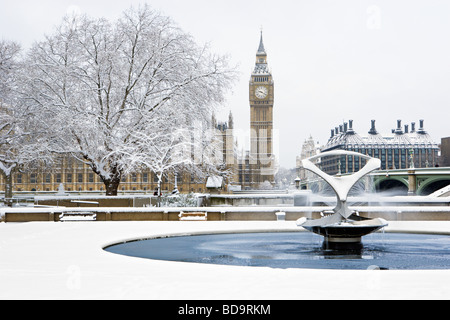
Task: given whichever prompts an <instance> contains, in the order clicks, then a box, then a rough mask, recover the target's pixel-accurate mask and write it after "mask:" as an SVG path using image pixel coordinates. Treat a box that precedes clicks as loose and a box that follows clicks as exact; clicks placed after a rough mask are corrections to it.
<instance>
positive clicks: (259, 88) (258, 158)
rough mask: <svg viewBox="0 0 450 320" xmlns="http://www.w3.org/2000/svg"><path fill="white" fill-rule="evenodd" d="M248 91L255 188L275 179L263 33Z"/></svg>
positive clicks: (271, 94) (270, 96)
mask: <svg viewBox="0 0 450 320" xmlns="http://www.w3.org/2000/svg"><path fill="white" fill-rule="evenodd" d="M249 93H250V95H249V96H250V130H251V132H250V155H249V156H250V159H249V160H250V168H251V174H250V184H251V187H252V188H255V189H256V188H258V187H259V185H260V184H261V183H263V182H265V181H268V182H270V183H271V184H273V183H274V182H275V178H274V174H275V159H274V155H273V103H274V84H273V79H272V74H271V73H270V71H269V67H268V64H267V53H266V50H265V49H264V43H263V36H262V31H261V39H260V43H259V47H258V51H257V53H256V63H255V69H254V71H253V72H252V75H251V78H250V85H249Z"/></svg>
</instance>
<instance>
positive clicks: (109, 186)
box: [103, 179, 120, 196]
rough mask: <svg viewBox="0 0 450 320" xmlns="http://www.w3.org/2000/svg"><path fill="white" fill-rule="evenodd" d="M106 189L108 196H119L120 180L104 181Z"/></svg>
mask: <svg viewBox="0 0 450 320" xmlns="http://www.w3.org/2000/svg"><path fill="white" fill-rule="evenodd" d="M103 183H104V184H105V189H106V195H107V196H117V190H118V189H119V185H120V179H109V180H103Z"/></svg>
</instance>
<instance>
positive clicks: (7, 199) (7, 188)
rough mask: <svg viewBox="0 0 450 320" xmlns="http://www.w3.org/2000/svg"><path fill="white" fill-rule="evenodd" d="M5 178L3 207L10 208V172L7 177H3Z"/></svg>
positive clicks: (11, 195) (11, 187)
mask: <svg viewBox="0 0 450 320" xmlns="http://www.w3.org/2000/svg"><path fill="white" fill-rule="evenodd" d="M4 177H5V205H7V206H8V207H12V204H13V200H12V197H13V192H12V190H13V186H12V172H11V173H10V174H8V175H4Z"/></svg>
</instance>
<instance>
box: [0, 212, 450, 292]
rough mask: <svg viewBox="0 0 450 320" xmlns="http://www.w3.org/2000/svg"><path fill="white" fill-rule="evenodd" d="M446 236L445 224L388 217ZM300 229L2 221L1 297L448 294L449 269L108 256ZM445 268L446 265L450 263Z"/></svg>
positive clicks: (287, 225)
mask: <svg viewBox="0 0 450 320" xmlns="http://www.w3.org/2000/svg"><path fill="white" fill-rule="evenodd" d="M388 228H389V229H390V230H401V231H406V230H413V231H436V232H443V233H450V222H417V221H414V222H390V226H389V227H388ZM292 229H294V230H298V228H297V227H296V225H295V222H280V221H278V222H242V221H239V222H76V223H67V222H66V223H53V222H48V223H47V222H33V223H17V224H16V223H0V299H182V300H184V299H186V300H188V299H202V300H203V299H417V298H419V299H449V298H450V270H448V271H447V270H440V271H399V270H383V271H378V270H360V271H350V270H346V271H341V270H308V269H271V268H265V267H238V266H220V265H207V264H194V263H182V262H167V261H154V260H148V259H141V258H131V257H125V256H120V255H115V254H112V253H108V252H106V251H104V250H103V248H104V247H105V246H107V245H109V244H113V243H116V242H120V241H123V240H127V239H136V238H147V237H151V236H155V235H166V234H180V233H182V234H192V233H197V232H223V231H246V230H253V231H255V230H292ZM449 267H450V266H449Z"/></svg>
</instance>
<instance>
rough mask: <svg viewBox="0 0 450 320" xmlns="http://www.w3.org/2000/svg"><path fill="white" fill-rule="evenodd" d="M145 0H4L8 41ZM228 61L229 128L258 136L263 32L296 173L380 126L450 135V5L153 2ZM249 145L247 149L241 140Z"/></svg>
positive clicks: (420, 0)
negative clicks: (349, 125)
mask: <svg viewBox="0 0 450 320" xmlns="http://www.w3.org/2000/svg"><path fill="white" fill-rule="evenodd" d="M143 2H145V0H89V1H88V0H58V1H56V0H16V1H9V0H0V38H2V39H8V40H16V41H18V42H20V43H22V45H23V46H24V47H25V48H26V47H28V46H29V45H30V44H31V43H32V42H33V41H36V40H40V39H42V37H43V35H44V34H46V33H50V32H51V31H52V28H53V26H54V25H56V24H58V23H59V22H60V21H61V19H62V16H63V15H64V14H65V13H66V12H67V11H68V10H78V11H80V12H82V13H87V14H89V15H92V16H98V17H99V16H102V17H107V18H111V19H113V18H117V17H118V16H120V14H121V12H122V11H123V10H125V9H128V8H129V7H130V5H132V4H133V5H138V4H139V3H143ZM147 3H148V4H150V5H151V6H152V7H153V8H154V9H156V10H159V11H161V12H162V13H163V14H165V15H168V16H170V17H172V18H173V19H174V21H175V22H177V23H178V24H179V25H180V27H181V28H182V29H183V30H184V31H186V32H189V33H191V34H192V35H193V36H194V37H195V39H196V40H197V42H198V43H200V44H203V43H205V42H209V43H210V44H211V46H212V49H213V50H214V51H216V52H218V53H223V54H229V55H230V57H231V61H232V64H239V66H240V72H241V77H240V80H239V81H238V82H237V83H236V85H235V87H234V90H233V92H232V93H230V95H229V96H228V100H227V102H226V104H225V105H224V112H223V115H219V120H226V119H227V115H228V112H229V111H230V110H231V111H232V112H233V114H234V120H235V126H236V127H237V128H238V129H240V131H245V130H248V129H249V118H250V115H249V102H248V81H249V78H250V74H251V71H252V69H253V66H254V62H255V54H256V51H257V49H258V44H259V32H260V29H261V27H263V30H264V44H265V48H266V51H267V53H268V61H269V67H270V69H271V70H272V74H273V76H274V81H275V106H274V116H275V120H274V121H275V122H274V127H275V128H276V129H278V134H277V137H278V139H279V140H278V141H279V143H278V146H279V147H278V150H279V151H278V153H279V162H280V165H281V166H284V167H288V168H291V167H294V166H295V157H296V156H297V155H299V154H300V150H301V146H302V144H303V142H304V140H305V139H307V138H308V137H309V136H310V135H312V137H313V138H314V139H316V140H318V141H320V143H321V144H325V143H326V142H327V140H328V138H329V136H330V130H331V129H332V128H334V127H335V126H338V125H339V124H342V123H343V122H344V121H348V120H349V119H352V120H354V125H353V127H354V129H355V131H357V132H359V133H361V134H366V133H367V131H368V130H369V129H370V120H372V119H374V120H377V129H378V131H380V132H381V133H386V134H387V133H389V132H390V131H391V129H392V128H394V127H396V121H397V119H401V120H403V124H408V123H410V122H416V123H417V125H418V122H419V120H420V119H424V120H425V129H426V130H428V131H429V133H430V134H431V136H432V138H433V139H434V140H435V141H436V142H440V139H441V138H442V137H448V136H450V117H449V115H450V108H449V107H450V41H449V38H450V1H448V0H370V1H368V0H277V1H268V0H259V1H255V0H227V1H216V0H189V1H186V0H153V1H147ZM240 145H241V146H243V147H245V145H246V143H245V142H244V141H240Z"/></svg>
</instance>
